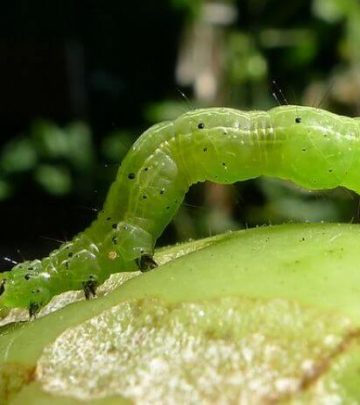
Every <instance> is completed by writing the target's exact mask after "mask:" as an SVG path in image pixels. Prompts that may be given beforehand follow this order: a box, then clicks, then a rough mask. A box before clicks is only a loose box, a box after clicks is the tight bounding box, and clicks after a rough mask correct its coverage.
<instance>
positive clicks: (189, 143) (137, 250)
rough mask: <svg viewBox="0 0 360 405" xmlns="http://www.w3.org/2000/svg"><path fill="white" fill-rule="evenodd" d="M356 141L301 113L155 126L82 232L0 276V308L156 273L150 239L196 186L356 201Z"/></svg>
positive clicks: (211, 116) (35, 304)
mask: <svg viewBox="0 0 360 405" xmlns="http://www.w3.org/2000/svg"><path fill="white" fill-rule="evenodd" d="M359 142H360V119H359V118H349V117H344V116H339V115H336V114H333V113H331V112H328V111H325V110H321V109H318V108H312V107H302V106H281V107H276V108H273V109H271V110H269V111H248V112H245V111H238V110H235V109H230V108H208V109H199V110H194V111H190V112H187V113H185V114H183V115H181V116H179V117H178V118H177V119H176V120H174V121H169V122H163V123H160V124H157V125H154V126H153V127H151V128H150V129H148V130H147V131H145V132H144V133H143V134H142V135H141V136H140V138H139V139H138V140H137V141H136V142H135V144H134V145H133V147H132V148H131V150H130V151H129V152H128V154H127V156H126V157H125V159H124V160H123V162H122V164H121V166H120V168H119V170H118V173H117V176H116V180H115V181H114V183H113V184H112V186H111V188H110V190H109V193H108V196H107V198H106V201H105V204H104V208H103V210H102V211H101V212H100V214H99V215H98V217H97V219H96V220H95V221H94V222H93V223H92V224H91V225H90V227H89V228H88V229H86V230H85V231H84V232H82V233H80V234H79V235H77V236H76V237H75V238H74V239H73V240H72V241H71V242H67V243H64V244H63V245H61V246H60V248H58V249H56V250H54V251H53V252H52V253H50V255H49V256H48V257H45V258H43V259H42V260H33V261H27V262H23V263H21V264H18V265H16V266H15V267H14V268H13V269H12V270H11V271H8V272H5V273H3V274H1V275H0V277H1V281H0V294H1V296H0V308H1V307H6V308H13V307H24V308H28V310H29V313H30V317H33V316H34V315H35V314H36V313H37V311H38V310H39V309H40V308H41V307H42V306H43V305H45V304H46V303H47V302H49V301H50V299H51V298H52V297H53V296H54V295H57V294H59V293H61V292H64V291H67V290H75V289H80V288H83V290H84V293H85V296H86V298H89V297H91V296H92V295H95V292H96V286H97V285H99V284H101V283H103V282H104V281H105V280H106V279H107V278H108V277H109V276H110V274H112V273H116V272H120V271H131V270H137V269H140V270H143V271H145V270H148V269H151V268H153V267H155V266H156V263H155V262H154V260H153V259H152V255H153V251H154V246H155V243H156V240H157V238H158V237H159V236H160V234H161V233H162V232H163V230H164V228H165V227H166V225H167V224H168V223H169V222H170V221H171V219H172V217H173V216H174V214H175V212H176V211H177V209H178V208H179V206H180V204H181V203H182V201H183V199H184V196H185V194H186V192H187V190H188V188H189V187H190V185H192V184H194V183H197V182H202V181H205V180H210V181H213V182H216V183H222V184H226V183H234V182H236V181H241V180H245V179H250V178H255V177H258V176H261V175H266V176H275V177H278V178H282V179H287V180H291V181H293V182H294V183H296V184H298V185H300V186H303V187H305V188H308V189H328V188H333V187H337V186H344V187H347V188H349V189H352V190H354V191H356V192H358V193H359V192H360V178H359V177H360V176H359V170H360V145H359Z"/></svg>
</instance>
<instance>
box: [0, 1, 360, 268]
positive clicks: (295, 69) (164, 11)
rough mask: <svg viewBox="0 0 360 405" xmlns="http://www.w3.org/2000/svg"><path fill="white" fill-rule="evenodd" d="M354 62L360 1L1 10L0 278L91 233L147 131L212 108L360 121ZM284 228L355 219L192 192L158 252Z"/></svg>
mask: <svg viewBox="0 0 360 405" xmlns="http://www.w3.org/2000/svg"><path fill="white" fill-rule="evenodd" d="M358 27H359V28H358ZM359 64H360V5H359V4H358V2H357V1H356V0H309V1H303V0H293V1H288V0H242V1H240V0H238V1H231V0H228V1H226V0H216V1H215V0H213V1H206V0H195V1H194V0H157V1H151V2H150V1H143V0H133V1H132V2H119V1H114V0H105V1H100V0H89V1H87V2H82V1H70V0H62V1H60V0H58V1H54V0H52V1H37V0H34V1H30V0H15V1H12V2H10V1H6V2H3V4H2V5H1V13H0V134H1V140H0V142H1V151H0V204H1V207H0V208H1V233H0V249H1V251H0V255H1V256H2V258H3V259H2V260H3V262H2V263H1V268H3V269H5V268H6V267H9V264H8V263H7V261H8V259H6V258H11V259H13V260H22V258H23V257H25V258H32V257H38V256H41V255H45V254H47V252H48V251H49V250H51V249H53V248H55V247H56V246H58V241H59V240H66V239H69V238H71V237H72V235H74V234H75V233H76V232H78V231H79V230H82V229H84V228H85V227H86V225H88V224H89V223H90V222H91V220H93V219H94V218H95V216H96V210H97V209H99V208H101V205H102V202H103V199H104V197H105V194H106V190H107V189H108V187H109V184H110V182H111V181H112V179H113V178H114V176H115V173H116V168H117V164H118V163H119V162H120V161H121V159H122V157H123V156H124V154H125V153H126V150H127V149H128V148H129V146H130V145H131V143H132V142H133V141H134V140H135V139H136V138H137V137H138V136H139V134H140V133H141V131H142V130H144V129H146V128H147V127H148V126H150V125H151V124H153V123H155V122H157V121H160V120H163V119H173V118H175V117H176V116H177V115H179V114H181V113H182V112H184V111H186V110H188V109H189V108H194V107H195V106H210V105H221V106H223V105H225V106H232V107H236V108H241V109H250V108H256V109H267V108H271V107H272V106H275V105H277V104H278V103H280V104H286V103H297V104H305V105H313V106H321V107H323V108H329V109H331V110H332V111H334V112H337V113H344V114H349V115H358V114H360V112H359V101H360V97H359V94H360V91H359V90H360V69H359ZM274 81H275V83H274ZM184 95H185V96H184ZM289 220H295V221H305V220H311V221H321V220H326V221H358V199H357V196H355V195H353V194H352V193H350V192H347V191H343V190H335V191H333V192H322V193H309V192H305V191H304V190H299V189H297V188H295V187H294V186H293V185H291V184H284V183H283V182H279V181H275V180H274V179H268V180H265V179H259V180H256V181H249V182H244V183H240V184H238V185H236V186H233V187H230V186H228V187H222V186H221V187H220V186H216V185H211V184H204V185H197V186H195V187H193V188H192V189H191V191H190V193H189V195H188V197H187V200H186V203H185V204H184V206H183V207H182V209H181V210H180V212H179V214H178V216H177V218H176V219H175V220H174V222H173V223H172V224H171V225H170V227H169V229H168V230H167V232H166V233H165V235H164V236H163V237H162V240H161V243H163V244H168V243H173V242H175V241H177V240H184V239H186V238H189V237H194V238H195V237H200V236H206V235H209V234H212V233H216V232H221V231H224V230H226V229H232V228H240V227H244V226H254V225H255V224H263V223H278V222H284V221H289Z"/></svg>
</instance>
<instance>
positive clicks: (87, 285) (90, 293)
mask: <svg viewBox="0 0 360 405" xmlns="http://www.w3.org/2000/svg"><path fill="white" fill-rule="evenodd" d="M82 286H83V290H84V295H85V298H86V299H87V300H88V299H90V298H92V297H95V296H96V288H97V286H98V281H97V280H96V277H95V276H93V275H91V276H89V279H88V280H87V281H84V282H83V283H82Z"/></svg>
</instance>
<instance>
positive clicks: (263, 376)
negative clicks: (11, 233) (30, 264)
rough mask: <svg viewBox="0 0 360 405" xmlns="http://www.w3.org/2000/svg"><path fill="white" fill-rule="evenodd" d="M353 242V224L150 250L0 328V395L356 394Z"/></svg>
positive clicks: (290, 398)
mask: <svg viewBox="0 0 360 405" xmlns="http://www.w3.org/2000/svg"><path fill="white" fill-rule="evenodd" d="M359 244H360V232H359V226H357V225H338V224H327V225H325V224H301V225H283V226H274V227H262V228H255V229H249V230H246V231H239V232H233V233H228V234H224V235H219V236H217V237H214V238H209V239H204V240H202V241H197V242H189V243H187V244H184V245H177V246H174V247H171V248H168V249H161V250H159V251H158V252H157V255H156V259H157V261H158V262H159V263H160V264H161V265H160V266H159V268H158V269H156V270H154V271H151V272H148V273H144V274H139V273H132V274H129V273H123V274H119V275H117V276H114V277H112V279H111V282H109V283H108V286H106V285H105V286H104V287H103V290H102V291H100V294H99V295H100V296H99V298H97V299H94V300H91V301H80V302H75V303H73V304H71V305H67V306H66V307H65V308H63V309H60V310H57V311H55V312H52V313H50V314H48V315H45V316H43V317H41V318H39V319H37V320H35V321H33V322H28V323H26V324H23V323H22V324H20V323H18V324H13V326H10V327H7V328H4V330H3V333H2V334H1V335H0V393H2V395H3V396H2V397H1V394H0V398H3V401H4V398H5V397H4V395H5V393H9V392H11V394H8V395H9V396H8V398H10V399H11V400H12V401H10V402H9V403H12V404H20V403H21V401H24V400H25V399H26V400H27V401H33V402H29V403H37V402H36V400H39V401H40V400H42V401H43V403H46V400H48V401H49V400H50V398H51V402H52V403H54V404H56V402H55V401H57V403H78V400H79V399H82V400H87V401H89V403H94V404H95V403H99V402H96V401H105V400H106V399H108V400H109V401H115V402H108V403H119V404H121V403H123V401H124V398H127V399H129V400H131V401H133V402H135V403H139V402H142V403H155V402H161V401H163V402H169V403H191V402H196V403H203V402H212V403H216V402H221V403H238V402H242V401H243V402H245V403H263V402H271V401H272V402H274V401H275V402H281V401H284V402H291V403H304V404H307V403H329V401H337V402H338V403H357V402H359V400H360V388H359V387H360V375H359V373H358V372H357V370H358V368H359V366H360V328H359V326H360V299H359V293H360V287H359V286H360V271H359V267H358V263H359V261H360V250H359V249H358V246H359ZM175 258H176V260H175ZM129 277H132V278H131V279H129ZM114 280H115V281H114ZM116 280H117V281H116ZM117 283H118V285H119V286H118V287H116V288H114V289H113V288H109V285H110V284H112V286H113V287H114V286H115V285H116V284H117ZM74 294H75V293H68V294H66V295H64V296H63V297H57V298H56V299H55V300H54V301H53V302H52V303H50V309H49V308H48V309H47V311H49V310H50V311H51V307H52V306H53V308H54V309H55V308H59V306H61V305H64V303H69V302H71V301H72V300H74V297H75V298H76V299H79V295H76V294H75V295H74ZM66 297H68V298H66ZM69 297H70V298H69ZM60 300H61V301H60ZM60 302H62V304H59V303H60ZM45 312H46V311H43V314H45ZM35 367H36V370H37V371H36V375H34V374H31V371H32V370H34V368H35ZM29 375H30V376H32V377H29ZM15 376H17V377H16V378H15ZM12 377H14V378H12ZM50 395H51V396H50ZM63 396H65V397H66V400H65V401H70V400H71V401H72V402H61V401H62V400H63V398H64V397H63ZM94 401H95V402H94ZM0 402H1V400H0ZM38 403H41V402H38ZM100 403H101V402H100ZM104 403H107V402H104Z"/></svg>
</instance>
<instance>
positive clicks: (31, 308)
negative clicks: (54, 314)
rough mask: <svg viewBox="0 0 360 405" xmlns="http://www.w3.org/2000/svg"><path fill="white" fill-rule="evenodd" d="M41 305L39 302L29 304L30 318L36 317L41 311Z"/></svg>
mask: <svg viewBox="0 0 360 405" xmlns="http://www.w3.org/2000/svg"><path fill="white" fill-rule="evenodd" d="M40 308H41V305H40V304H39V303H38V302H30V305H29V318H30V320H32V319H35V318H36V315H37V314H38V312H39V311H40Z"/></svg>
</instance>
